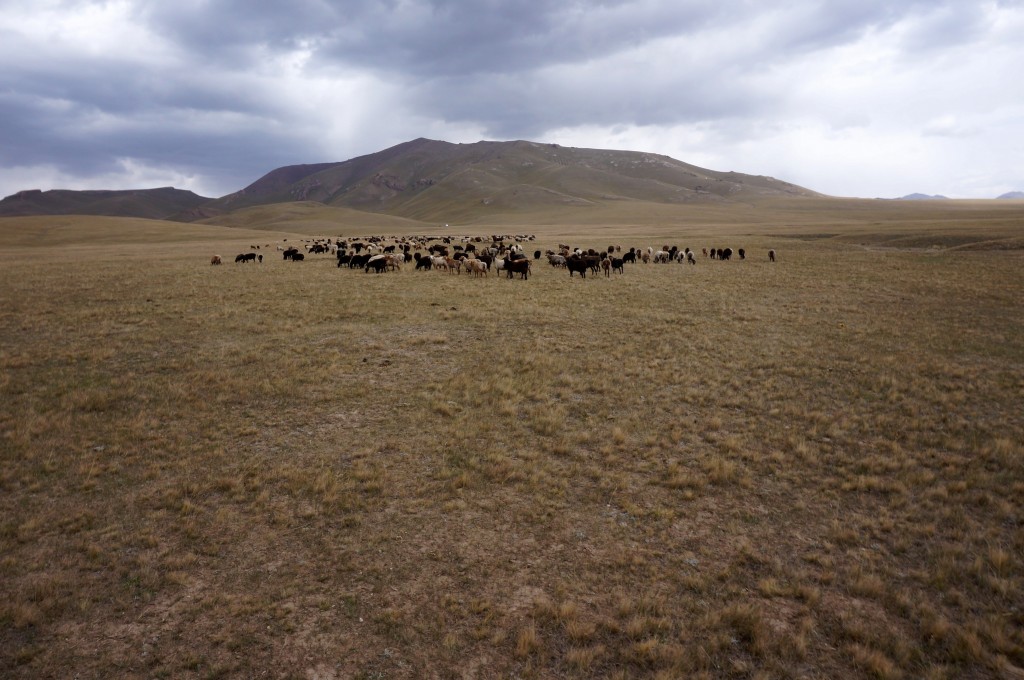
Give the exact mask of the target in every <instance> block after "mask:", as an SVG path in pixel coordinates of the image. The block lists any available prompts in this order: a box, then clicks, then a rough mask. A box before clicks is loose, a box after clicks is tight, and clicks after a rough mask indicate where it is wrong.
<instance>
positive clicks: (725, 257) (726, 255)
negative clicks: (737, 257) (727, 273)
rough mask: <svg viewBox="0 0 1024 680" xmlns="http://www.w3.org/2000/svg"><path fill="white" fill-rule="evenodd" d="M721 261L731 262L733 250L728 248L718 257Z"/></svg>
mask: <svg viewBox="0 0 1024 680" xmlns="http://www.w3.org/2000/svg"><path fill="white" fill-rule="evenodd" d="M718 259H719V260H731V259H732V248H726V249H724V250H723V251H722V254H721V255H719V257H718Z"/></svg>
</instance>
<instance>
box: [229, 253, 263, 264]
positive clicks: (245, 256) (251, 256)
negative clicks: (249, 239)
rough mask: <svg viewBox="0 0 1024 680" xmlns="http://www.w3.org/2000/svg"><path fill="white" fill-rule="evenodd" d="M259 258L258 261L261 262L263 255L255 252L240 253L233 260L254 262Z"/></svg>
mask: <svg viewBox="0 0 1024 680" xmlns="http://www.w3.org/2000/svg"><path fill="white" fill-rule="evenodd" d="M257 258H259V261H260V262H263V256H262V255H257V254H256V253H242V254H240V255H239V256H238V257H236V258H235V262H256V261H257Z"/></svg>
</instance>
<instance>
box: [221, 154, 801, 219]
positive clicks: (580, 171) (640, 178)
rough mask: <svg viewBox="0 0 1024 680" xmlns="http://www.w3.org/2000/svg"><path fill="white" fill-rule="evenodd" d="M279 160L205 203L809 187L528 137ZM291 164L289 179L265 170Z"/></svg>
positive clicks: (504, 202)
mask: <svg viewBox="0 0 1024 680" xmlns="http://www.w3.org/2000/svg"><path fill="white" fill-rule="evenodd" d="M294 167H295V169H294V170H293V169H290V168H279V169H278V170H275V171H274V172H273V173H269V174H268V175H266V176H264V177H263V178H261V179H260V180H258V181H256V182H254V183H253V184H251V185H249V186H248V187H246V188H245V189H243V190H241V191H239V192H236V193H234V194H231V195H229V196H225V197H223V198H221V199H218V200H216V201H213V202H211V203H210V204H208V205H207V206H204V209H207V210H211V211H212V210H220V211H231V210H237V209H239V208H242V207H248V206H253V205H259V204H264V203H276V202H283V201H295V200H309V201H317V202H320V203H324V204H325V205H331V206H338V207H347V208H353V209H356V210H363V211H368V212H380V213H387V214H390V215H395V216H401V217H406V218H410V219H417V220H424V221H431V220H442V221H445V220H447V219H451V218H453V217H454V216H458V217H459V218H465V217H467V216H479V215H481V214H487V213H489V212H509V211H519V210H533V209H537V208H543V207H551V206H568V205H576V206H581V207H582V206H592V205H597V204H600V203H604V202H608V201H623V200H626V201H628V200H635V201H649V202H658V203H688V202H718V201H744V200H751V199H754V198H757V197H760V196H817V195H818V194H815V193H814V192H812V191H809V190H807V189H804V188H802V187H798V186H796V185H793V184H789V183H787V182H782V181H779V180H776V179H773V178H770V177H760V176H753V175H743V174H740V173H736V172H717V171H713V170H706V169H704V168H699V167H697V166H693V165H689V164H686V163H683V162H681V161H677V160H675V159H673V158H669V157H668V156H662V155H658V154H650V153H642V152H636V151H609V150H600V149H578V148H570V147H561V146H558V145H555V144H539V143H535V142H525V141H517V142H477V143H474V144H451V143H448V142H442V141H435V140H429V139H416V140H413V141H411V142H406V143H404V144H399V145H398V146H395V147H391V148H390V149H385V150H384V151H380V152H378V153H375V154H369V155H367V156H360V157H358V158H353V159H351V160H348V161H344V162H342V163H336V164H326V165H321V166H316V167H318V168H320V169H319V170H318V171H316V172H304V171H302V170H301V169H300V168H302V169H305V168H311V167H314V166H294ZM291 172H294V173H295V176H297V177H299V179H297V180H296V181H294V182H293V183H291V184H290V185H285V184H283V183H281V182H278V181H273V180H274V178H279V177H282V176H286V175H287V174H288V173H291Z"/></svg>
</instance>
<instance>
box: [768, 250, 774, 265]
mask: <svg viewBox="0 0 1024 680" xmlns="http://www.w3.org/2000/svg"><path fill="white" fill-rule="evenodd" d="M768 261H769V262H775V251H774V250H769V251H768Z"/></svg>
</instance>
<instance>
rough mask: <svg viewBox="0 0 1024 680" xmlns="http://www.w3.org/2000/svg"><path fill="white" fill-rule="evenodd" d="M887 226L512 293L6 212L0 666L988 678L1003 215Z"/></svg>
mask: <svg viewBox="0 0 1024 680" xmlns="http://www.w3.org/2000/svg"><path fill="white" fill-rule="evenodd" d="M886 209H889V207H888V206H886ZM709 215H710V213H709ZM912 217H913V215H912V216H911V218H912ZM788 218H793V216H792V215H790V216H788ZM911 218H906V219H904V218H903V217H899V219H896V218H893V217H892V215H891V214H886V215H883V216H882V217H881V218H879V219H877V220H863V221H859V222H857V223H852V222H851V221H850V220H849V219H848V214H846V213H844V214H842V215H841V216H840V217H834V216H832V215H831V214H830V213H828V212H826V211H824V210H821V211H818V212H812V213H811V214H808V215H806V217H805V221H804V222H803V223H799V224H797V223H796V221H795V219H787V222H786V223H785V224H782V223H780V224H772V223H770V220H769V219H766V218H762V219H763V220H764V223H763V224H758V225H756V226H755V227H751V225H750V223H749V222H747V221H745V220H744V221H740V220H737V221H736V223H733V224H729V223H727V221H726V219H725V218H722V221H713V220H710V219H709V220H708V221H707V222H706V223H703V224H692V223H691V224H687V225H671V224H670V225H668V226H658V225H657V224H656V223H654V221H650V222H645V221H644V220H639V219H638V220H637V221H638V222H640V223H639V224H630V223H626V222H625V221H623V222H621V223H618V224H616V223H615V222H605V223H602V224H600V225H598V224H594V223H591V224H577V225H573V226H570V227H564V226H555V225H546V224H543V223H540V221H539V220H538V221H537V223H535V224H531V225H519V226H521V227H522V229H521V231H523V232H536V233H538V235H539V242H540V247H542V248H544V247H547V246H550V245H553V244H554V243H556V242H558V241H572V242H574V243H579V244H581V245H584V246H593V247H595V248H600V247H604V246H606V245H608V244H609V243H616V242H621V243H622V245H624V246H627V247H628V246H630V245H634V246H636V247H645V246H647V245H653V246H654V247H658V246H659V245H661V244H662V242H664V243H668V244H677V245H679V246H680V247H683V246H689V247H691V248H695V249H698V250H699V249H700V248H701V247H703V246H705V245H706V246H715V245H722V246H725V245H731V246H732V247H734V248H735V247H741V246H742V247H745V248H746V249H747V251H748V260H746V261H742V262H740V261H733V262H712V261H709V260H706V259H703V258H701V259H700V260H699V262H698V265H697V266H696V267H684V266H682V265H659V266H655V265H647V266H645V265H642V264H640V265H637V266H635V267H627V270H626V274H625V276H623V277H617V278H613V279H610V280H609V279H605V278H604V277H596V278H590V277H588V279H587V280H586V281H582V280H580V279H579V278H573V279H570V278H569V277H568V275H567V274H566V273H565V272H563V271H556V270H552V269H550V268H549V267H547V266H544V265H539V266H537V267H536V269H535V272H534V276H533V277H532V278H531V279H530V280H529V281H525V282H524V281H518V280H516V281H508V280H506V279H504V278H500V279H497V278H495V277H494V276H493V275H492V276H491V277H488V278H487V279H472V278H470V277H466V276H448V275H445V274H440V273H437V272H414V271H411V270H409V268H406V269H405V270H403V271H401V272H396V273H391V274H386V275H380V276H376V275H370V274H364V273H363V272H361V271H350V270H347V269H346V270H339V269H337V268H335V267H334V263H333V261H332V258H330V257H318V256H313V257H311V258H310V259H309V260H308V261H306V262H304V263H295V264H292V263H286V262H282V261H280V256H279V254H277V253H276V251H271V252H270V253H268V257H267V260H266V261H265V262H264V263H263V264H262V265H251V264H250V265H241V264H239V265H236V264H233V263H232V262H231V260H233V255H234V254H235V253H236V252H245V251H247V250H248V246H249V245H250V244H252V243H254V242H259V240H260V237H261V236H265V237H266V238H265V241H264V245H265V243H266V242H270V243H275V242H277V241H280V240H281V239H282V238H288V237H289V235H287V234H280V233H277V234H271V233H269V232H267V233H264V234H260V233H257V232H237V231H231V232H229V231H225V230H218V229H216V228H213V227H207V228H200V227H185V226H182V225H162V226H159V225H153V224H148V223H147V224H146V225H145V226H146V227H147V228H150V229H152V230H153V233H152V234H148V235H147V236H146V237H145V238H139V237H138V236H137V232H136V231H131V232H130V233H131V234H132V236H128V235H126V231H125V229H123V228H121V227H114V226H109V224H110V223H108V222H106V221H103V220H98V221H90V222H88V228H85V227H81V225H77V226H78V227H81V228H79V229H77V230H76V229H72V230H71V232H68V231H62V232H60V233H59V234H58V233H52V234H51V235H50V236H49V237H47V236H46V235H45V234H42V232H39V233H36V234H35V237H34V238H26V234H32V233H33V232H32V231H31V230H29V231H25V230H24V228H23V225H24V224H25V222H18V223H17V224H15V223H13V222H10V223H8V224H4V225H0V233H2V235H3V236H2V238H0V241H3V243H4V246H5V247H4V249H3V253H2V254H0V267H2V272H3V273H2V275H0V284H2V294H3V295H2V296H3V299H4V301H5V304H4V308H3V309H2V311H0V314H2V317H3V323H2V324H0V337H2V344H0V368H2V373H0V390H2V392H3V403H4V407H3V409H2V410H0V418H2V420H0V423H2V429H3V439H2V442H3V444H2V446H3V449H2V450H3V468H2V472H0V489H2V493H0V504H2V520H0V542H2V543H0V545H2V551H0V554H2V557H0V582H2V583H3V584H4V586H3V590H4V595H5V597H4V602H3V604H2V605H0V624H2V629H0V630H2V637H0V648H2V650H3V654H0V658H2V659H3V661H2V662H0V663H3V664H4V665H3V672H4V674H6V675H11V676H14V677H63V676H66V675H68V671H69V669H73V670H74V672H75V673H76V674H78V675H80V676H82V677H110V676H139V677H143V676H145V677H150V676H155V677H218V676H222V677H229V676H250V675H257V674H260V673H263V672H268V673H270V674H272V675H278V676H289V675H291V676H295V677H312V676H318V677H421V676H423V675H424V674H426V675H437V676H440V677H455V676H460V675H461V674H462V673H469V674H471V675H472V674H475V675H477V676H479V677H492V676H494V677H496V676H506V677H507V676H509V675H510V674H511V675H517V676H519V677H544V678H547V677H563V676H566V675H569V676H573V675H575V676H579V677H592V676H610V677H655V676H660V677H678V676H686V675H689V676H699V675H701V674H705V675H707V676H712V677H720V676H737V677H745V676H751V675H755V676H762V677H799V676H818V677H838V676H853V677H856V676H865V677H883V678H897V677H907V678H910V677H951V678H953V677H998V676H1001V675H1006V676H1012V675H1013V674H1014V673H1016V672H1018V671H1017V669H1018V668H1020V667H1024V638H1022V633H1021V631H1022V630H1024V615H1022V613H1021V603H1022V595H1021V592H1022V591H1021V588H1022V586H1024V565H1022V564H1021V555H1022V554H1024V534H1022V530H1021V524H1020V518H1021V500H1020V499H1021V498H1022V492H1024V474H1022V465H1024V464H1022V459H1021V454H1022V452H1021V442H1022V441H1024V423H1022V416H1021V408H1020V405H1021V403H1022V396H1024V362H1022V359H1024V351H1022V349H1024V348H1022V344H1024V333H1022V331H1024V318H1022V316H1024V313H1022V311H1021V307H1020V304H1019V300H1020V297H1021V292H1022V287H1024V278H1022V276H1021V265H1022V264H1024V263H1022V261H1021V255H1020V252H1021V251H1019V250H1005V251H1002V250H983V251H973V250H970V249H969V247H968V246H969V245H970V244H971V243H990V242H992V241H997V242H999V243H1001V244H1010V245H1012V244H1013V243H1015V242H1016V241H1015V239H1019V238H1020V235H1021V230H1020V226H1021V223H1020V218H1019V217H1018V218H1017V221H1016V222H1014V220H1013V218H1012V215H1011V216H1010V217H1007V216H1006V215H1005V214H1002V213H1000V214H999V215H997V216H994V217H993V218H992V220H990V221H988V222H984V221H982V224H984V225H985V226H986V227H987V228H988V230H987V231H986V230H985V229H984V228H981V229H980V230H979V228H978V227H972V224H971V223H968V222H967V221H964V222H962V223H960V222H957V223H955V224H953V225H951V226H950V225H946V224H945V223H944V224H943V225H942V226H941V227H940V226H936V227H934V228H933V229H931V230H930V229H929V224H930V222H929V221H928V220H917V219H911ZM954 221H955V220H954ZM974 221H975V220H973V219H972V223H973V222H974ZM872 222H880V224H873V223H872ZM794 225H796V226H794ZM31 226H34V227H38V224H36V223H32V225H31ZM70 226H71V227H76V225H75V224H71V225H70ZM89 230H92V232H95V233H89V234H88V237H87V238H86V237H85V236H81V235H82V234H84V233H85V232H88V231H89ZM174 230H177V231H174ZM296 231H297V232H300V231H301V230H298V229H297V230H296ZM467 231H468V232H470V233H481V234H488V233H491V231H492V230H491V229H489V228H488V227H480V228H477V229H474V228H468V229H467ZM502 231H520V229H503V230H502ZM172 232H173V233H176V234H177V236H171V233H172ZM69 233H73V234H79V235H80V236H81V238H80V241H81V242H80V243H74V242H73V241H74V238H71V241H72V243H70V244H67V241H68V239H69V236H68V234H69ZM342 233H352V234H358V233H360V232H358V231H350V232H342ZM627 234H630V235H632V236H630V237H629V238H626V237H625V236H626V235H627ZM785 234H790V235H791V236H796V237H797V238H792V237H789V238H785V237H783V235H785ZM323 235H333V234H323ZM770 235H771V236H770ZM825 236H828V238H825ZM58 237H59V238H58ZM290 238H291V239H295V238H299V237H298V236H296V235H295V234H292V235H290ZM150 239H152V241H150ZM908 239H909V240H913V241H914V243H915V244H917V245H922V246H924V248H921V249H902V250H898V249H880V248H877V247H875V246H877V245H878V244H880V243H886V242H888V243H892V242H894V241H895V242H898V243H901V244H905V243H906V242H907V240H908ZM943 239H946V240H943ZM928 241H937V243H931V244H929V243H928ZM94 242H102V243H103V245H102V246H95V245H89V243H94ZM852 243H857V244H861V243H863V244H864V245H851V244H852ZM965 243H966V244H968V245H967V246H965V245H964V244H965ZM932 245H937V246H939V247H938V248H932V247H931V246H932ZM58 246H60V247H59V248H58ZM946 246H959V247H960V249H959V250H956V249H950V248H947V247H946ZM769 247H773V248H775V249H776V250H777V251H778V253H779V262H777V263H776V264H775V265H771V264H769V263H768V262H767V259H766V256H765V252H766V251H767V249H768V248H769ZM212 251H216V252H220V254H221V255H223V256H225V259H226V263H225V265H223V266H221V267H211V266H210V265H209V255H210V253H211V252H212Z"/></svg>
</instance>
